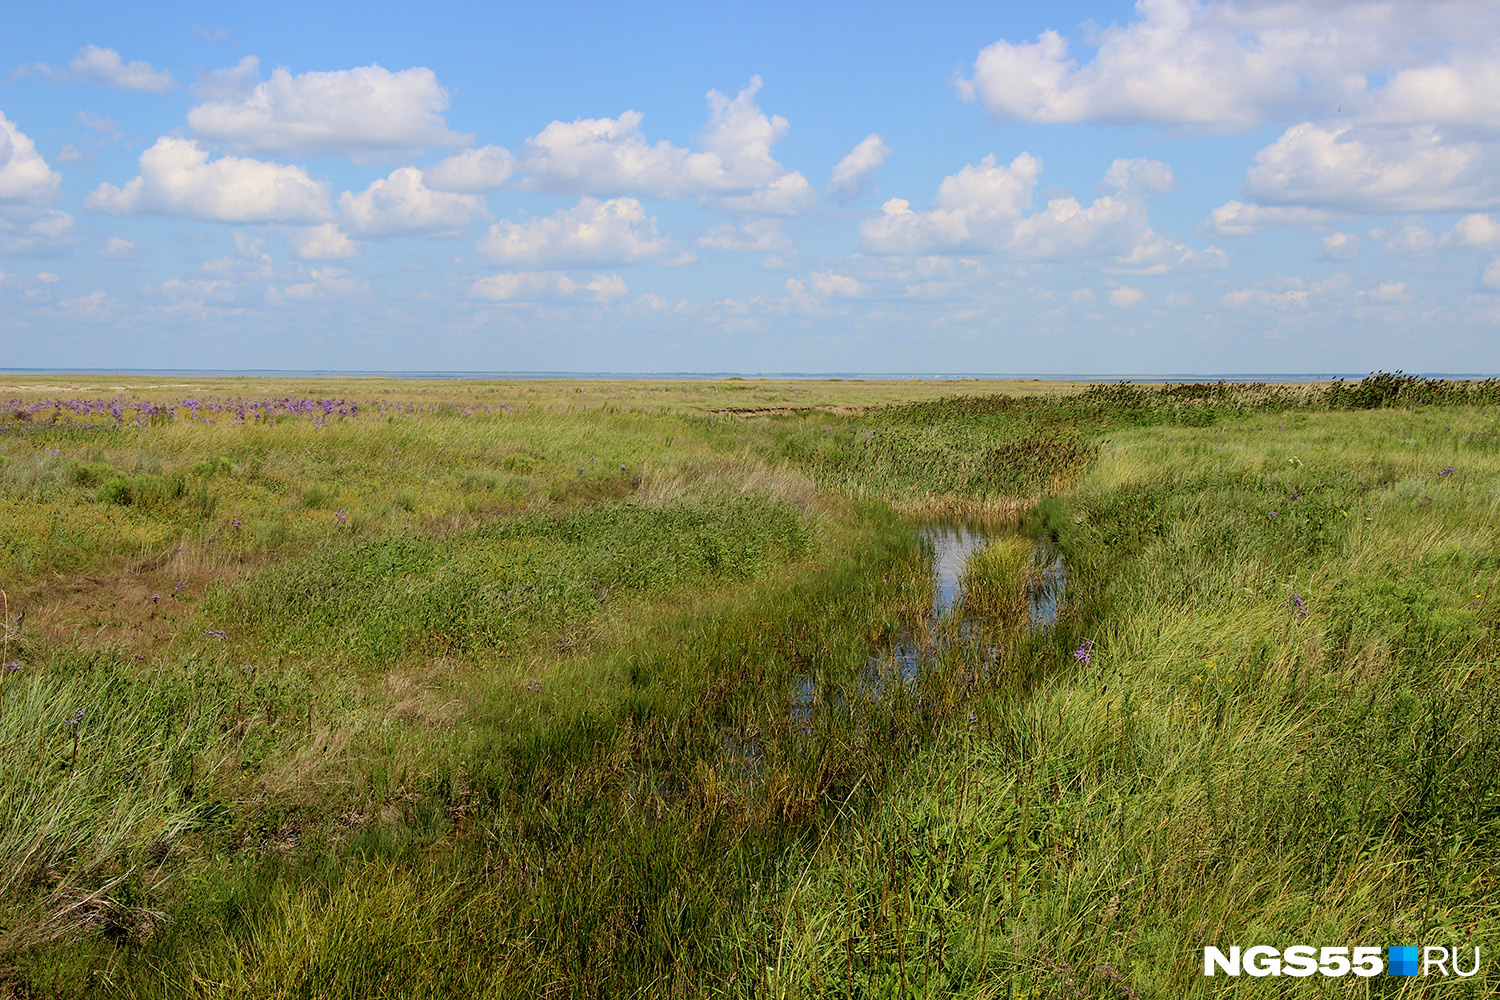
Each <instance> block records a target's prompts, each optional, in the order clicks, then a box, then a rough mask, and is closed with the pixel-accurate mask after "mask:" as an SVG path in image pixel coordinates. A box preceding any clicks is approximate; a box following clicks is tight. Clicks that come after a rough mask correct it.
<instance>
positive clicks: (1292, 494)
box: [1287, 490, 1302, 500]
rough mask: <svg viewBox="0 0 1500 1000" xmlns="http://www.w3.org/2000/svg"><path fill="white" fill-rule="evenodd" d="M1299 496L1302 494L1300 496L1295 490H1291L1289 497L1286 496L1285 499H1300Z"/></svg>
mask: <svg viewBox="0 0 1500 1000" xmlns="http://www.w3.org/2000/svg"><path fill="white" fill-rule="evenodd" d="M1301 495H1302V494H1301V493H1298V492H1297V491H1296V490H1292V492H1291V494H1290V495H1289V496H1288V497H1287V499H1288V500H1295V499H1297V498H1298V497H1300V496H1301Z"/></svg>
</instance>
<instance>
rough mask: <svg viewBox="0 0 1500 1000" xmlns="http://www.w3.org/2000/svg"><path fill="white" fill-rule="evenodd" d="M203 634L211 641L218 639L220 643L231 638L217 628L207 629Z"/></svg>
mask: <svg viewBox="0 0 1500 1000" xmlns="http://www.w3.org/2000/svg"><path fill="white" fill-rule="evenodd" d="M203 634H204V636H206V637H207V638H209V639H218V640H219V641H220V642H223V641H224V640H225V639H228V638H229V636H227V635H225V634H224V633H223V632H221V631H220V630H219V629H216V628H211V629H206V630H205V631H204V633H203Z"/></svg>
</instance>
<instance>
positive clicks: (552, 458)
mask: <svg viewBox="0 0 1500 1000" xmlns="http://www.w3.org/2000/svg"><path fill="white" fill-rule="evenodd" d="M0 397H3V398H7V399H8V400H9V402H8V403H7V405H6V407H5V408H4V409H3V410H0V587H3V591H4V602H5V605H6V607H5V630H4V635H3V640H0V641H3V643H4V649H3V651H0V664H3V665H4V669H0V762H3V764H0V768H3V769H0V996H7V995H13V996H16V997H52V996H58V997H83V996H95V995H99V996H128V997H171V996H184V995H187V996H203V997H229V996H235V997H241V996H243V997H262V996H270V997H303V996H347V997H374V996H390V997H397V996H442V995H452V996H493V997H517V996H556V997H569V996H735V997H751V996H755V997H761V996H788V997H804V996H819V997H821V996H827V997H845V996H866V997H871V996H912V995H916V996H993V997H1022V996H1024V997H1067V998H1084V997H1134V996H1141V997H1158V996H1159V997H1184V996H1209V995H1218V994H1219V993H1220V992H1223V990H1224V987H1223V985H1222V982H1221V981H1213V980H1205V979H1203V978H1202V976H1201V975H1200V974H1199V973H1200V963H1201V948H1202V946H1203V945H1205V944H1221V945H1226V946H1227V945H1230V944H1243V945H1249V944H1253V943H1271V944H1275V945H1277V946H1280V947H1285V946H1287V945H1290V944H1296V943H1308V944H1314V945H1328V944H1331V945H1354V944H1376V945H1382V946H1383V945H1385V944H1388V943H1414V944H1454V945H1464V946H1466V947H1473V946H1478V947H1480V948H1481V949H1482V951H1483V953H1484V955H1485V956H1486V957H1485V960H1484V966H1485V967H1484V971H1483V972H1482V973H1481V974H1480V975H1479V976H1476V977H1474V978H1473V979H1470V980H1464V981H1461V982H1459V981H1454V980H1446V981H1444V980H1434V979H1432V978H1428V979H1423V980H1414V981H1411V982H1403V981H1401V980H1395V979H1391V978H1388V977H1383V978H1379V979H1375V980H1368V981H1367V980H1363V979H1359V980H1355V979H1353V978H1350V979H1348V980H1325V979H1323V977H1315V981H1302V982H1298V983H1293V984H1289V983H1288V982H1287V981H1285V980H1281V981H1276V980H1270V979H1267V980H1245V979H1242V980H1239V981H1236V982H1235V984H1234V988H1233V990H1232V991H1231V992H1233V993H1235V995H1243V996H1261V995H1266V996H1269V995H1273V994H1275V995H1279V994H1280V993H1282V992H1284V991H1285V990H1286V988H1287V987H1288V985H1291V986H1293V988H1295V989H1296V990H1299V991H1301V992H1304V993H1308V994H1312V995H1351V996H1378V995H1403V996H1413V997H1415V996H1450V995H1451V996H1481V995H1490V994H1491V993H1493V992H1494V991H1495V990H1496V988H1497V986H1500V965H1496V964H1495V963H1494V957H1495V956H1496V955H1500V951H1497V950H1496V949H1500V735H1497V734H1500V725H1497V724H1500V708H1497V706H1500V688H1497V680H1496V667H1497V661H1500V656H1497V642H1496V637H1497V622H1500V610H1497V609H1500V591H1497V586H1496V581H1497V580H1500V573H1497V566H1500V387H1497V386H1495V385H1494V384H1493V383H1488V384H1478V383H1476V384H1467V385H1465V384H1444V383H1427V382H1422V381H1419V380H1413V379H1405V378H1401V377H1394V376H1379V377H1372V378H1370V379H1366V380H1364V381H1363V382H1361V383H1358V384H1354V385H1335V386H1332V387H1330V386H1284V387H1277V386H1252V387H1235V386H1222V385H1218V386H1182V387H1161V388H1151V389H1143V388H1139V387H1133V386H1113V387H1111V386H1096V387H1083V386H1055V385H1048V384H1043V383H1024V384H1008V385H995V384H983V383H944V384H940V385H923V384H887V383H831V382H829V383H815V382H797V383H768V382H758V381H735V380H726V381H724V382H715V383H709V384H702V383H669V382H662V383H607V382H586V383H571V382H558V383H534V382H527V383H469V382H444V383H408V382H404V381H402V382H396V381H385V380H364V381H346V382H318V383H308V382H272V381H267V380H259V379H249V380H225V381H222V382H219V381H213V382H202V383H183V382H180V381H173V380H160V379H159V380H132V381H109V380H89V381H80V382H76V383H74V382H69V383H67V384H59V383H57V382H53V383H43V382H42V381H41V380H15V384H14V385H13V386H11V387H9V388H6V389H3V390H0ZM956 517H963V518H968V519H979V520H980V521H982V522H985V523H989V524H991V525H993V526H1006V528H1005V530H999V528H998V527H997V529H996V534H997V538H996V541H995V542H994V543H993V545H992V547H991V549H989V550H987V551H986V552H984V553H982V554H981V556H980V557H978V558H976V559H975V560H974V561H973V563H972V564H971V568H970V578H969V579H968V581H967V587H968V590H969V593H970V594H971V595H972V598H971V601H972V605H973V606H974V607H975V608H979V607H981V606H982V607H983V608H984V609H986V611H987V616H986V618H985V624H984V629H985V642H987V643H990V644H992V645H998V646H999V647H1000V648H1002V649H1003V650H1004V654H1003V656H1001V657H1000V658H999V659H998V660H996V659H993V658H992V659H990V660H988V661H986V662H985V663H984V664H983V665H981V664H979V663H978V661H977V660H976V658H975V654H974V649H975V647H974V646H973V645H969V644H964V643H954V644H953V645H952V646H951V647H948V648H946V649H945V650H944V651H943V652H941V653H940V654H939V655H936V656H935V657H934V662H933V663H932V664H931V666H930V668H929V669H928V670H927V671H926V672H925V673H924V675H923V676H922V678H921V679H920V680H919V681H918V682H917V683H916V684H915V685H913V686H910V687H907V686H901V685H896V686H894V687H891V688H888V689H887V691H886V693H885V694H884V695H883V696H881V697H879V698H871V697H860V693H861V691H862V690H864V689H865V687H866V686H867V685H865V682H864V681H863V680H862V678H863V676H864V673H863V672H864V671H866V670H867V661H868V659H869V657H870V655H871V654H872V653H873V652H875V651H877V650H880V649H881V648H883V647H885V646H887V645H889V644H890V643H891V642H893V641H894V640H896V639H897V638H898V637H900V636H903V635H909V634H912V633H913V632H917V631H921V630H924V629H926V628H927V627H928V625H927V622H926V618H927V616H928V615H929V613H930V608H931V605H932V594H931V587H932V582H931V578H930V576H929V574H928V571H927V567H926V562H925V553H924V551H923V549H922V548H921V546H920V544H919V543H918V542H917V539H916V535H915V533H914V532H913V531H912V530H911V524H912V523H913V521H914V520H920V519H922V518H956ZM1027 538H1029V539H1031V540H1032V543H1045V544H1046V545H1048V546H1051V547H1053V548H1055V549H1056V550H1057V551H1060V552H1061V553H1062V555H1063V558H1064V559H1065V560H1066V563H1067V565H1068V567H1069V572H1070V582H1069V594H1068V600H1067V603H1066V605H1065V609H1064V612H1063V614H1062V616H1061V617H1060V618H1059V620H1058V621H1057V623H1056V625H1055V626H1053V627H1051V628H1049V629H1028V628H1025V627H1024V625H1023V621H1024V613H1023V611H1024V601H1023V599H1022V598H1023V595H1024V592H1025V587H1026V585H1027V577H1028V575H1029V574H1030V573H1032V572H1034V566H1033V564H1032V562H1031V561H1030V559H1029V558H1028V553H1029V551H1030V544H1031V543H1027V542H1026V541H1025V539H1027ZM981 666H982V669H981ZM814 682H815V683H816V690H817V691H818V696H817V697H816V698H815V699H814V700H813V702H812V703H811V704H810V705H807V706H805V707H799V706H800V705H801V703H800V702H799V701H798V697H797V692H798V691H799V690H803V689H804V688H806V687H807V685H809V684H810V683H814Z"/></svg>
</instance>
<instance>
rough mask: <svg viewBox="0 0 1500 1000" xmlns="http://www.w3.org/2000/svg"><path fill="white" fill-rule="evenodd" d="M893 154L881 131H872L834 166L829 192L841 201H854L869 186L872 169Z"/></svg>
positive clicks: (829, 182)
mask: <svg viewBox="0 0 1500 1000" xmlns="http://www.w3.org/2000/svg"><path fill="white" fill-rule="evenodd" d="M890 155H891V147H890V146H887V145H886V143H885V140H884V139H882V138H881V137H880V135H879V133H876V132H871V133H870V134H869V135H867V136H865V137H864V138H863V139H861V140H860V142H859V145H857V146H855V147H854V149H852V150H850V152H849V155H848V156H845V157H844V158H843V159H842V160H840V161H839V162H838V163H837V164H835V165H834V168H833V176H832V177H831V178H829V181H828V193H829V194H831V195H832V196H833V197H834V198H836V199H837V200H839V201H853V200H854V199H855V198H857V197H859V196H860V195H861V194H863V193H864V191H865V189H866V188H867V187H868V182H869V176H870V171H872V170H874V169H875V168H876V167H878V166H880V165H881V164H882V163H884V162H885V160H886V157H888V156H890Z"/></svg>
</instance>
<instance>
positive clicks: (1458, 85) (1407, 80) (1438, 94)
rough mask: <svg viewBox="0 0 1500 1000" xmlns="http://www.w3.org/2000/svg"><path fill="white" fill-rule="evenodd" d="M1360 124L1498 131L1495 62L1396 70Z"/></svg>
mask: <svg viewBox="0 0 1500 1000" xmlns="http://www.w3.org/2000/svg"><path fill="white" fill-rule="evenodd" d="M1470 30H1473V29H1472V28H1471V29H1470ZM1492 30H1493V28H1492ZM1364 118H1365V120H1367V121H1372V122H1379V123H1385V124H1397V125H1422V124H1428V123H1433V124H1439V125H1470V126H1478V127H1481V128H1486V129H1492V130H1495V129H1500V59H1497V58H1496V53H1494V52H1493V51H1491V52H1487V53H1485V54H1484V55H1482V56H1475V55H1466V56H1460V57H1458V58H1456V59H1455V60H1453V61H1451V62H1449V63H1446V64H1440V65H1434V66H1417V67H1413V68H1410V69H1404V70H1401V71H1400V72H1399V73H1396V74H1395V75H1394V76H1393V77H1391V79H1390V82H1389V83H1387V84H1386V85H1385V87H1383V88H1382V89H1381V90H1380V92H1379V93H1378V95H1377V96H1376V97H1375V99H1374V101H1373V106H1372V107H1371V108H1370V110H1369V111H1368V113H1366V114H1365V116H1364Z"/></svg>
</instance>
